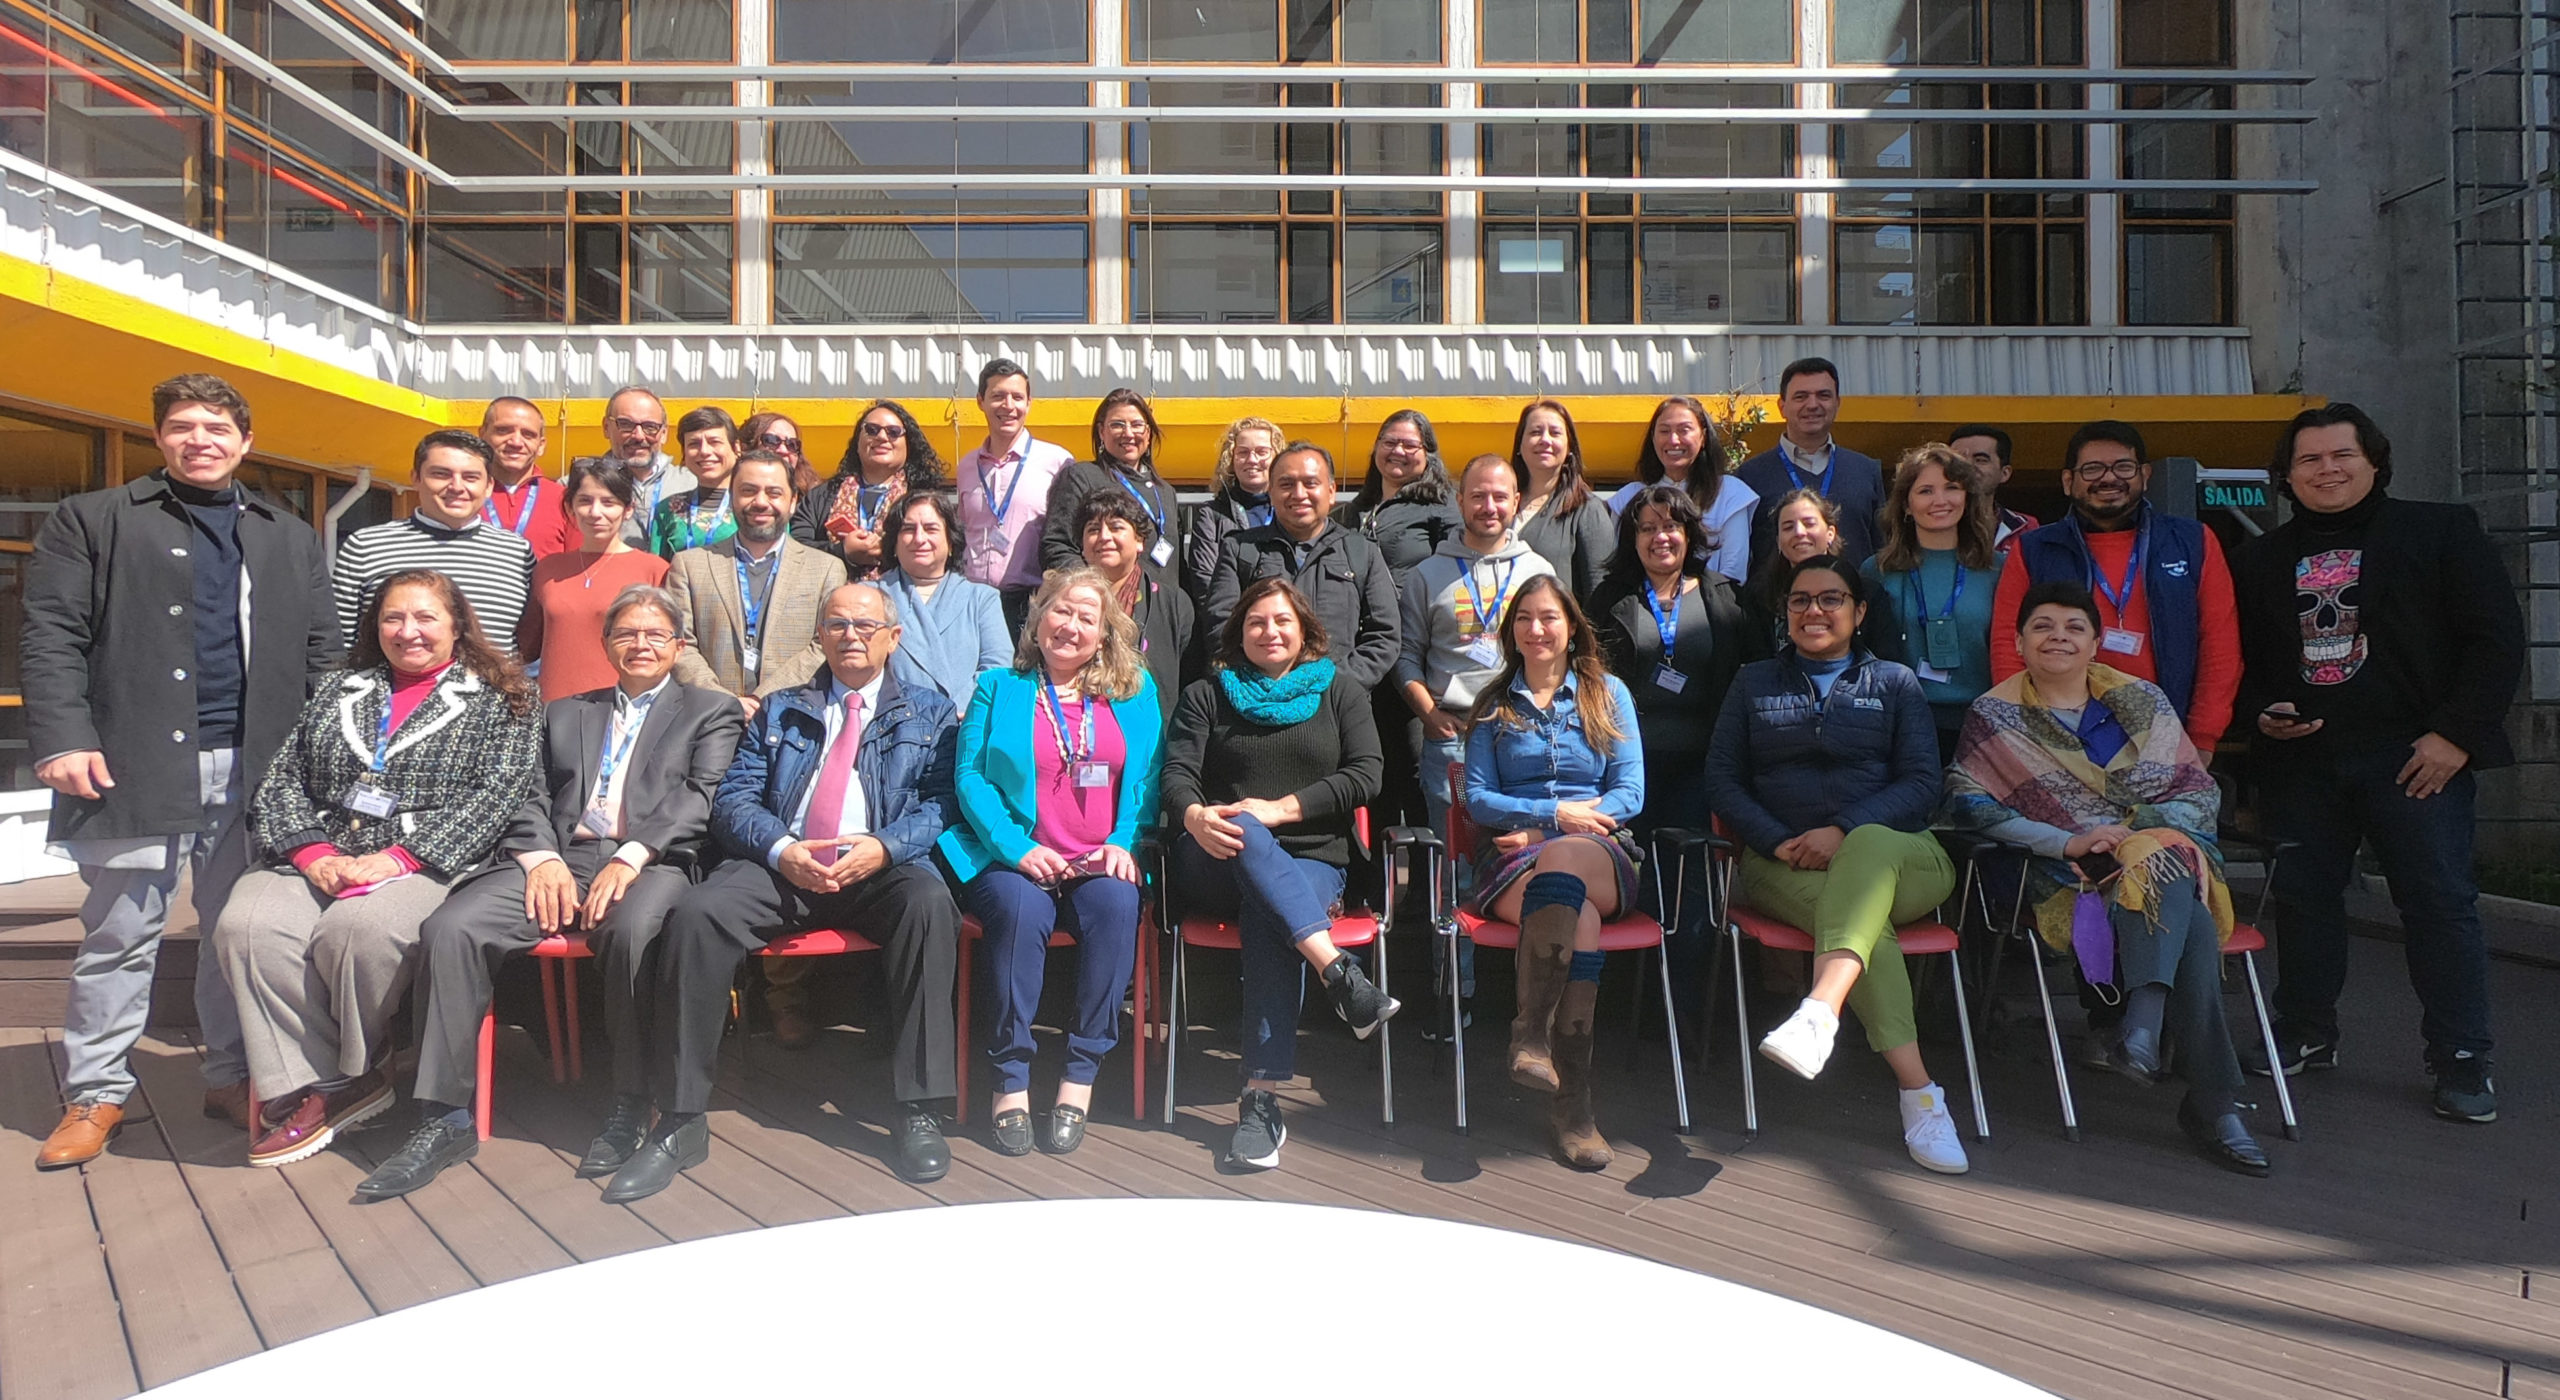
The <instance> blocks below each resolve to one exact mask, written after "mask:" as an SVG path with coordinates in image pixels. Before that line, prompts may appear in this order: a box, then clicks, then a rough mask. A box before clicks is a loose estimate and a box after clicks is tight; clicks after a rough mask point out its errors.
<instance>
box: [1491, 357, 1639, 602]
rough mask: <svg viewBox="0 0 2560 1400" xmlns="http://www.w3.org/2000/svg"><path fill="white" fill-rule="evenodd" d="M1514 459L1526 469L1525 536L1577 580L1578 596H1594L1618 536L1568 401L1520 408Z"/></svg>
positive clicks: (1563, 574) (1559, 572)
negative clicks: (1594, 487) (1594, 488)
mask: <svg viewBox="0 0 2560 1400" xmlns="http://www.w3.org/2000/svg"><path fill="white" fill-rule="evenodd" d="M1511 465H1512V467H1513V468H1514V469H1516V470H1517V471H1518V472H1519V473H1520V483H1521V484H1520V491H1521V499H1520V518H1519V522H1518V523H1517V524H1516V525H1515V526H1514V527H1513V528H1514V529H1516V530H1518V531H1519V533H1520V542H1521V543H1522V544H1525V545H1527V546H1529V548H1531V549H1533V550H1536V551H1537V552H1538V556H1539V557H1540V558H1542V559H1544V560H1546V561H1547V563H1548V564H1550V565H1552V566H1553V567H1554V569H1555V571H1556V577H1558V578H1561V579H1563V580H1565V581H1566V582H1567V583H1568V584H1570V585H1572V588H1573V596H1574V597H1576V598H1588V597H1590V596H1591V595H1592V593H1593V592H1594V591H1595V590H1597V589H1598V588H1599V587H1600V569H1601V566H1602V565H1604V564H1606V563H1607V562H1608V560H1609V550H1610V548H1611V547H1612V546H1613V545H1614V544H1615V543H1616V540H1615V538H1614V536H1613V535H1612V532H1611V530H1610V528H1609V508H1608V507H1607V506H1606V505H1603V504H1602V503H1601V501H1600V498H1599V497H1597V496H1594V495H1592V494H1591V483H1590V482H1588V481H1586V480H1585V479H1584V477H1583V470H1584V468H1583V462H1582V437H1581V435H1580V434H1578V433H1576V432H1575V431H1574V428H1573V415H1572V414H1570V413H1567V412H1565V408H1564V405H1563V404H1560V403H1558V402H1556V401H1555V400H1554V399H1540V400H1538V401H1537V402H1536V403H1533V404H1531V405H1529V406H1528V407H1527V408H1524V409H1522V410H1520V422H1519V424H1518V426H1516V427H1515V428H1513V429H1512V433H1511Z"/></svg>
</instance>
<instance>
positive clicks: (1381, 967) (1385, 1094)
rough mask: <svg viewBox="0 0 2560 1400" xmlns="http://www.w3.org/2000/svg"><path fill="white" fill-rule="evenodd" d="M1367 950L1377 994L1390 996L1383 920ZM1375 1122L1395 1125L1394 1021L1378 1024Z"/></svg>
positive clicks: (1385, 934) (1379, 922) (1379, 923)
mask: <svg viewBox="0 0 2560 1400" xmlns="http://www.w3.org/2000/svg"><path fill="white" fill-rule="evenodd" d="M1369 947H1370V951H1372V952H1374V953H1376V954H1377V958H1378V991H1379V993H1380V994H1381V995H1384V996H1393V995H1394V993H1392V992H1389V991H1388V990H1387V924H1386V920H1384V919H1380V920H1379V921H1378V937H1377V941H1376V942H1374V943H1372V944H1370V945H1369ZM1378 1121H1379V1122H1381V1123H1385V1124H1387V1125H1388V1126H1390V1127H1392V1126H1394V1125H1395V1121H1396V1055H1395V1022H1393V1021H1380V1022H1379V1023H1378Z"/></svg>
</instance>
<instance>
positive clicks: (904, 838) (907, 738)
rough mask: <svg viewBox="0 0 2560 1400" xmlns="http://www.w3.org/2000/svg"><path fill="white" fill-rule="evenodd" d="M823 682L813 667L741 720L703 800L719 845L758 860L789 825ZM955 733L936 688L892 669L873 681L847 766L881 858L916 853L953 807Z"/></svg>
mask: <svg viewBox="0 0 2560 1400" xmlns="http://www.w3.org/2000/svg"><path fill="white" fill-rule="evenodd" d="M828 684H829V677H828V674H827V672H826V671H825V670H824V669H821V670H820V671H819V672H818V678H817V680H815V681H813V682H811V683H810V684H808V685H804V686H798V687H795V688H793V689H790V690H777V691H775V692H774V693H773V694H771V695H768V696H766V697H765V698H764V708H763V709H760V710H758V711H756V717H755V718H754V719H753V720H751V721H749V722H748V724H747V732H746V737H745V738H744V739H742V740H741V741H740V742H739V744H738V756H737V757H736V758H735V759H732V760H731V761H730V763H729V772H728V774H727V776H725V777H723V778H722V779H721V780H720V792H719V794H718V796H716V797H714V798H713V799H712V802H711V834H712V835H713V836H714V837H715V838H717V839H718V840H719V842H720V845H721V847H722V848H723V849H724V850H726V851H727V852H728V853H729V854H731V855H733V856H742V857H745V858H746V859H748V860H756V861H761V860H763V859H764V858H765V853H766V851H768V850H769V849H771V848H772V846H773V843H774V842H776V841H778V840H781V839H782V838H783V837H786V836H788V835H790V834H791V825H790V822H791V814H792V813H794V812H796V811H798V810H799V807H800V800H801V797H802V796H803V795H804V794H805V793H807V791H808V790H809V784H811V783H813V782H815V781H817V777H818V760H819V758H820V756H821V755H822V754H823V753H824V751H825V749H826V747H827V715H826V710H827V686H828ZM959 736H960V724H959V719H958V716H957V715H956V714H955V713H954V711H953V710H952V708H951V702H950V701H949V700H946V699H944V698H943V695H942V692H941V691H938V690H934V689H932V688H930V687H927V686H920V685H901V684H899V682H898V678H897V677H896V676H890V677H887V678H886V679H884V680H883V681H882V682H881V684H880V708H879V711H878V713H876V714H874V715H872V716H871V717H870V718H869V719H868V720H867V721H866V722H865V723H864V725H863V730H862V747H861V748H859V749H856V750H855V751H854V756H853V772H854V776H855V778H856V779H858V780H859V781H860V782H861V784H862V801H863V807H864V809H865V810H866V811H868V812H869V813H870V814H871V834H872V835H874V836H876V837H878V838H880V844H881V845H882V846H885V847H887V848H888V851H889V864H891V865H904V864H906V863H907V862H909V861H913V860H922V859H923V858H924V856H925V853H926V852H928V851H931V850H932V849H933V843H934V842H935V841H937V840H939V839H940V838H941V836H942V832H943V828H945V827H947V826H949V825H950V824H951V822H952V821H953V820H954V819H955V818H956V817H957V816H958V815H959V802H958V800H957V798H956V797H955V795H954V793H953V788H952V784H953V768H952V760H953V756H954V752H955V749H956V747H957V745H958V741H959Z"/></svg>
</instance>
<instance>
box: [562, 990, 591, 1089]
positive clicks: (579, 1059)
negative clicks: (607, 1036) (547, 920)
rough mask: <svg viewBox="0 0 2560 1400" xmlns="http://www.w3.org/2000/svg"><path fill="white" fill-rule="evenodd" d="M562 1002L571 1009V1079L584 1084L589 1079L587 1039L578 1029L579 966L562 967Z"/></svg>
mask: <svg viewBox="0 0 2560 1400" xmlns="http://www.w3.org/2000/svg"><path fill="white" fill-rule="evenodd" d="M560 982H561V987H560V991H561V1000H562V1001H564V1002H566V1003H567V1004H568V1007H569V1077H570V1078H571V1079H574V1080H576V1081H578V1082H579V1083H581V1084H583V1083H585V1082H586V1079H587V1038H586V1036H585V1035H584V1034H582V1033H580V1031H579V1029H578V965H577V964H576V963H574V962H572V963H563V964H561V966H560Z"/></svg>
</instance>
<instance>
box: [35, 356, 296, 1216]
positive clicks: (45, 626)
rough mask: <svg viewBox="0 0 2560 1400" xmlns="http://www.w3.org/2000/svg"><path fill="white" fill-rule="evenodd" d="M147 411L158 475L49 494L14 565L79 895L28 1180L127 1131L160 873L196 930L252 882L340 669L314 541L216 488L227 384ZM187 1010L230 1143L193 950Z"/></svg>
mask: <svg viewBox="0 0 2560 1400" xmlns="http://www.w3.org/2000/svg"><path fill="white" fill-rule="evenodd" d="M151 419H152V429H153V434H154V436H155V437H156V438H157V439H158V440H159V444H160V455H161V459H162V462H163V465H162V467H161V469H160V470H158V471H155V472H153V473H151V474H150V475H148V476H145V477H142V478H140V479H139V480H136V481H131V482H128V483H126V484H125V485H122V486H117V487H111V488H109V489H107V490H104V491H90V492H86V493H83V494H81V495H77V496H73V497H71V498H70V499H68V500H66V501H64V502H63V503H62V504H61V505H60V506H58V507H56V508H55V509H54V511H53V513H52V514H51V515H50V516H49V517H47V519H46V520H45V522H44V528H43V529H42V530H40V531H38V532H37V534H36V541H35V553H34V555H33V557H32V558H31V559H30V560H29V561H28V568H27V593H26V619H27V620H26V640H25V648H24V653H23V655H24V668H25V678H26V682H25V683H26V711H25V713H26V723H27V740H28V744H27V746H28V748H29V750H30V751H32V752H33V753H34V754H36V755H38V762H37V764H36V777H37V779H38V780H39V781H41V782H43V784H44V785H45V786H46V787H49V788H51V789H53V790H54V792H55V793H56V794H57V795H56V796H55V798H54V802H53V818H52V822H51V825H50V826H49V828H48V835H49V837H50V839H51V840H52V842H53V849H54V850H55V851H56V852H57V853H58V854H60V855H62V856H64V857H65V858H67V859H70V860H73V861H77V862H78V863H79V865H80V874H81V877H82V878H83V879H85V880H86V881H88V884H89V897H88V898H87V899H86V900H84V901H82V903H81V906H80V926H81V929H82V937H81V943H80V952H79V954H78V956H77V958H76V959H75V960H74V962H73V963H72V969H71V1000H70V1005H69V1007H68V1009H66V1010H65V1011H64V1013H63V1019H62V1041H63V1050H64V1053H65V1058H66V1060H67V1065H66V1068H65V1072H64V1075H63V1090H64V1094H65V1096H66V1098H67V1099H68V1106H67V1107H66V1108H65V1109H64V1111H63V1115H62V1121H61V1123H60V1124H59V1125H57V1126H56V1127H55V1128H54V1130H53V1133H52V1135H51V1136H49V1137H47V1138H46V1139H45V1144H44V1148H43V1150H42V1151H41V1152H40V1153H39V1154H38V1155H37V1157H36V1165H37V1166H39V1167H44V1168H55V1167H68V1166H75V1165H77V1164H79V1163H82V1162H86V1161H90V1160H92V1159H93V1158H95V1157H96V1156H97V1155H98V1154H99V1153H100V1152H102V1151H104V1150H105V1148H106V1145H107V1141H108V1139H110V1138H112V1137H114V1136H115V1134H116V1130H117V1129H118V1128H119V1127H120V1126H121V1125H122V1124H123V1122H124V1103H125V1100H126V1098H127V1097H128V1096H130V1095H131V1094H132V1093H133V1085H134V1079H133V1071H132V1070H131V1069H130V1068H129V1067H128V1066H127V1063H126V1061H127V1058H128V1056H129V1055H130V1054H131V1053H132V1050H133V1044H134V1042H135V1040H137V1039H138V1038H140V1036H141V1035H142V1029H143V1024H144V1022H145V1020H146V1019H147V1018H148V1016H149V1015H150V1011H151V980H152V974H153V971H154V969H155V967H156V966H157V961H158V957H159V947H160V932H161V929H162V928H163V927H164V926H165V924H166V923H167V920H168V914H169V901H170V900H171V899H172V898H173V897H174V896H175V895H176V893H177V889H178V876H179V874H180V872H181V871H182V870H183V869H185V868H188V867H192V868H193V869H194V872H195V906H196V921H197V925H198V927H199V928H201V929H204V930H207V931H210V930H211V929H212V927H213V925H214V920H215V919H216V918H217V917H218V916H219V915H220V913H221V911H222V904H223V901H224V900H225V899H226V898H228V897H229V895H230V892H231V886H232V883H233V882H234V881H235V880H237V879H238V878H239V876H240V874H241V872H242V871H244V870H246V869H247V868H248V864H249V850H248V832H247V831H246V829H245V827H244V825H243V824H242V823H241V822H240V820H239V817H240V815H241V809H242V807H243V806H244V805H245V803H246V801H247V795H248V794H249V793H251V792H253V791H255V790H256V788H257V785H258V780H259V778H260V777H262V776H264V774H265V772H266V768H267V764H268V762H269V761H270V760H272V759H273V758H274V757H275V755H276V750H277V749H278V748H279V747H280V746H281V745H282V744H283V743H284V741H285V738H286V736H287V735H288V734H290V733H291V732H292V730H293V726H294V722H295V721H296V720H297V719H298V718H300V716H301V714H302V706H303V703H304V702H305V701H306V700H307V699H308V698H309V697H310V694H311V688H312V686H313V685H315V684H317V683H318V680H319V678H320V676H321V674H322V673H324V672H326V671H328V670H329V669H331V668H332V667H335V666H336V665H337V664H338V661H339V658H340V656H341V655H342V648H341V646H340V643H339V631H338V622H337V612H336V609H335V608H334V606H333V605H332V601H331V598H330V595H329V573H328V568H327V565H326V563H325V561H324V560H323V559H322V557H321V549H320V537H319V536H318V535H317V534H314V533H313V532H312V529H311V527H310V526H309V525H307V524H305V523H303V522H302V521H300V520H297V519H294V518H293V517H292V516H290V515H285V514H281V513H279V512H278V511H276V510H275V508H274V507H272V506H270V505H269V504H268V503H267V502H266V501H264V500H262V499H261V498H259V497H258V496H256V495H254V494H251V493H249V492H246V491H243V490H241V489H240V487H239V486H238V485H236V484H235V483H234V482H233V480H232V477H233V475H234V474H235V473H236V472H237V471H238V470H239V468H240V463H241V460H242V459H243V458H244V457H246V456H247V455H248V452H249V442H250V436H249V405H248V403H247V402H246V401H245V400H243V399H242V398H241V397H240V392H239V391H238V390H236V389H234V388H232V387H231V386H230V385H229V384H226V383H224V382H223V381H222V380H220V379H217V378H215V377H214V376H212V375H209V374H182V375H179V376H178V377H177V378H175V379H171V380H168V381H166V382H165V383H162V384H160V385H158V386H157V387H155V388H154V389H153V390H152V391H151ZM252 597H254V598H255V599H256V606H255V607H254V608H252V607H251V606H250V602H249V600H250V599H251V598H252ZM196 1018H197V1023H198V1025H199V1026H200V1027H201V1028H202V1030H203V1033H204V1038H205V1048H206V1054H205V1060H204V1076H205V1082H206V1084H207V1085H208V1086H209V1087H208V1088H207V1089H206V1091H205V1097H204V1112H205V1116H206V1117H208V1118H221V1119H227V1120H229V1121H231V1122H233V1123H236V1124H238V1125H239V1126H240V1127H242V1128H244V1129H245V1128H247V1127H248V1126H249V1086H248V1082H247V1078H248V1068H247V1064H246V1061H245V1060H244V1059H243V1056H242V1052H241V1044H240V1019H239V1013H238V1011H237V1009H236V1007H235V1005H234V1003H233V1001H232V997H231V992H230V989H229V988H228V987H226V986H225V985H224V984H223V980H222V976H221V974H220V972H219V971H218V970H217V969H216V968H215V966H214V964H213V960H212V959H211V958H210V957H207V958H205V959H203V960H202V961H201V962H200V963H199V964H198V966H197V971H196Z"/></svg>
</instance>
